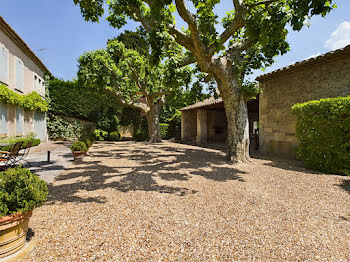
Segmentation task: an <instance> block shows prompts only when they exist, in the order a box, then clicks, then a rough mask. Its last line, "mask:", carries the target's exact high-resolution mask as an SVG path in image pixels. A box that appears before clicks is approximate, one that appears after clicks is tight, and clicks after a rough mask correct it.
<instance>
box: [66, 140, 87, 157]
mask: <svg viewBox="0 0 350 262" xmlns="http://www.w3.org/2000/svg"><path fill="white" fill-rule="evenodd" d="M70 149H71V150H72V152H73V157H74V160H78V159H81V158H83V157H84V156H85V155H86V152H87V146H86V144H85V142H83V141H75V142H74V143H73V145H72V146H71V148H70Z"/></svg>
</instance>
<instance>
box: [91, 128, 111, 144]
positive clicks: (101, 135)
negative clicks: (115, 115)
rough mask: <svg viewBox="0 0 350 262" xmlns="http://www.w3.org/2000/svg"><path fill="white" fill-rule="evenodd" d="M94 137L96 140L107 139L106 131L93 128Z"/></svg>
mask: <svg viewBox="0 0 350 262" xmlns="http://www.w3.org/2000/svg"><path fill="white" fill-rule="evenodd" d="M93 134H94V138H95V140H96V141H103V140H107V139H108V132H107V131H104V130H101V129H95V130H94V132H93Z"/></svg>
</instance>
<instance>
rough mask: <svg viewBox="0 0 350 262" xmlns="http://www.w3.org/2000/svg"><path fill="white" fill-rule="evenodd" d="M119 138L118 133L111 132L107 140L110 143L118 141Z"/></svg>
mask: <svg viewBox="0 0 350 262" xmlns="http://www.w3.org/2000/svg"><path fill="white" fill-rule="evenodd" d="M120 138H121V136H120V134H119V132H118V131H114V132H111V133H110V134H109V140H110V141H119V140H120Z"/></svg>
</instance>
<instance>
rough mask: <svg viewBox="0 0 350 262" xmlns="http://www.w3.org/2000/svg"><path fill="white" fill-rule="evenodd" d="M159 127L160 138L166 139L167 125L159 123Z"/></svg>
mask: <svg viewBox="0 0 350 262" xmlns="http://www.w3.org/2000/svg"><path fill="white" fill-rule="evenodd" d="M159 127H160V134H161V136H162V139H168V138H169V137H168V131H169V124H166V123H160V124H159Z"/></svg>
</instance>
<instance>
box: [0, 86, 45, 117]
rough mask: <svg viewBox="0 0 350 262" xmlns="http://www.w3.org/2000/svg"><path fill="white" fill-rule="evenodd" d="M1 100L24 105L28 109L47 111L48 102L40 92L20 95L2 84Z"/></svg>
mask: <svg viewBox="0 0 350 262" xmlns="http://www.w3.org/2000/svg"><path fill="white" fill-rule="evenodd" d="M0 101H1V102H3V103H5V104H11V105H16V106H20V107H22V108H23V109H24V110H27V111H38V112H42V113H44V112H46V111H47V110H48V104H47V102H46V101H45V99H43V98H42V97H41V96H40V95H39V94H38V93H36V92H32V93H30V94H28V95H20V94H17V93H16V92H14V91H12V90H10V89H8V88H7V87H6V86H5V85H0Z"/></svg>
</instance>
